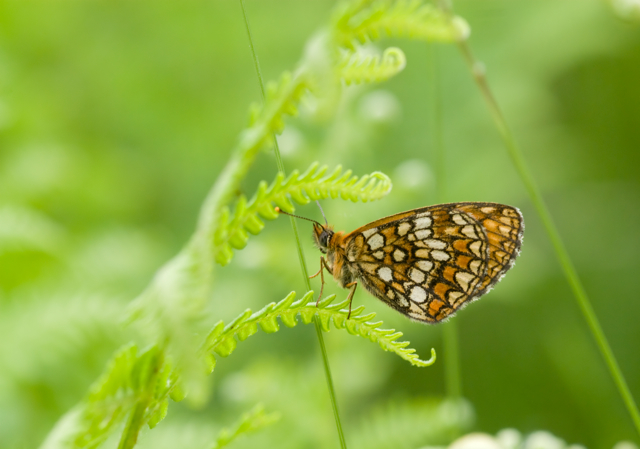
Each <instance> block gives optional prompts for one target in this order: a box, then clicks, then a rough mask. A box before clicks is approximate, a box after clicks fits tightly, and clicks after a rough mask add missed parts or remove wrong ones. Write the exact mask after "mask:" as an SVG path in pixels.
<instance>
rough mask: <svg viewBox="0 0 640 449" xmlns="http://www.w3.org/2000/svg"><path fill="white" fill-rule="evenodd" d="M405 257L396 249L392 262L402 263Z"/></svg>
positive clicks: (404, 254) (403, 253)
mask: <svg viewBox="0 0 640 449" xmlns="http://www.w3.org/2000/svg"><path fill="white" fill-rule="evenodd" d="M406 256H407V255H406V253H405V252H404V251H402V250H401V249H398V248H396V250H395V251H394V252H393V260H395V261H396V262H402V261H403V260H404V258H405V257H406Z"/></svg>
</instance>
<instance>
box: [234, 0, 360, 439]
mask: <svg viewBox="0 0 640 449" xmlns="http://www.w3.org/2000/svg"><path fill="white" fill-rule="evenodd" d="M240 6H241V8H242V17H243V18H244V24H245V27H246V29H247V36H248V38H249V46H250V47H251V54H252V56H253V63H254V66H255V69H256V74H257V75H258V81H259V83H260V91H261V93H262V100H263V101H265V91H264V80H263V78H262V71H261V70H260V62H259V61H258V55H257V54H256V51H255V48H254V46H253V38H252V37H251V29H250V27H249V20H248V18H247V13H246V10H245V7H244V0H240ZM273 142H274V153H275V157H276V163H277V165H278V170H279V171H280V172H281V173H282V174H283V175H284V176H286V172H285V169H284V163H283V161H282V157H281V155H280V148H279V146H278V139H277V137H276V135H275V134H274V135H273ZM289 220H290V222H291V228H292V229H293V234H294V236H295V239H296V247H297V250H298V260H299V262H300V269H301V271H302V277H303V281H304V284H305V286H306V288H307V291H309V290H311V282H310V281H309V272H308V270H307V264H306V262H305V259H304V251H303V250H302V245H301V244H300V233H299V232H298V225H297V223H296V220H295V218H293V217H289ZM314 324H315V327H316V334H317V336H318V343H319V344H320V352H321V353H322V362H323V364H324V373H325V377H326V382H327V388H328V389H329V396H330V398H331V406H332V408H333V415H334V417H335V420H336V429H337V431H338V438H339V439H340V447H341V448H342V449H346V448H347V443H346V440H345V438H344V432H343V430H342V422H341V421H340V414H339V412H338V402H337V399H336V393H335V389H334V387H333V379H332V376H331V367H330V366H329V357H328V355H327V348H326V346H325V343H324V336H323V335H322V328H321V327H320V318H319V317H318V316H317V315H316V317H315V320H314Z"/></svg>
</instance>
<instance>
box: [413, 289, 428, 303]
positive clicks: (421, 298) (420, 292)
mask: <svg viewBox="0 0 640 449" xmlns="http://www.w3.org/2000/svg"><path fill="white" fill-rule="evenodd" d="M409 298H411V301H413V302H417V303H423V302H425V301H426V299H427V291H426V290H425V289H424V288H422V287H419V286H417V285H416V286H415V287H413V288H412V289H411V293H409Z"/></svg>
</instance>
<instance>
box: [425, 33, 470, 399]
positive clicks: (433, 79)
mask: <svg viewBox="0 0 640 449" xmlns="http://www.w3.org/2000/svg"><path fill="white" fill-rule="evenodd" d="M429 50H430V52H429V55H430V60H431V70H430V71H429V84H430V85H431V105H432V110H431V117H432V120H431V143H432V148H433V152H434V155H435V163H434V166H435V175H436V176H435V178H436V201H437V202H438V203H444V202H446V164H445V151H444V143H443V138H442V131H443V128H442V127H443V123H442V98H441V90H442V85H441V83H440V73H439V70H440V65H439V58H438V47H437V44H429ZM442 340H443V344H444V354H445V355H444V384H445V390H446V392H447V396H449V397H452V398H457V397H460V396H461V394H462V376H461V374H460V352H459V348H458V329H457V325H456V320H455V319H452V320H449V322H447V323H444V324H443V325H442Z"/></svg>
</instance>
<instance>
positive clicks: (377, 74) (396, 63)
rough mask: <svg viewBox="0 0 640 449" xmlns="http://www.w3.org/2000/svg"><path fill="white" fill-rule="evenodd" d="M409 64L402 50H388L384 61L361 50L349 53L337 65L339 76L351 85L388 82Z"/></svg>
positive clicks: (384, 55) (393, 48)
mask: <svg viewBox="0 0 640 449" xmlns="http://www.w3.org/2000/svg"><path fill="white" fill-rule="evenodd" d="M406 64H407V58H406V57H405V55H404V53H403V52H402V50H400V49H399V48H396V47H390V48H387V49H386V50H385V51H384V53H383V54H382V59H381V58H380V56H379V55H377V54H373V55H372V54H367V53H365V52H363V51H362V50H361V49H359V50H356V51H355V52H348V53H346V54H345V56H344V57H343V59H342V61H341V62H340V63H339V64H338V65H337V67H336V70H337V71H338V76H339V77H340V78H342V79H343V80H344V82H345V83H346V84H347V85H349V84H352V83H356V84H358V83H370V82H373V81H376V82H380V81H384V80H388V79H389V78H392V77H394V76H395V75H397V74H398V73H399V72H401V71H402V70H403V69H404V67H405V66H406Z"/></svg>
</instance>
